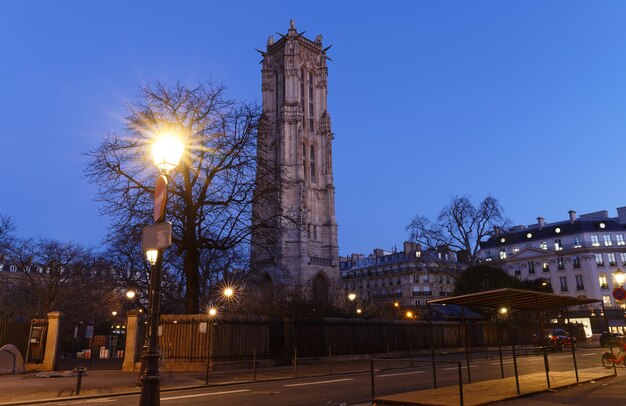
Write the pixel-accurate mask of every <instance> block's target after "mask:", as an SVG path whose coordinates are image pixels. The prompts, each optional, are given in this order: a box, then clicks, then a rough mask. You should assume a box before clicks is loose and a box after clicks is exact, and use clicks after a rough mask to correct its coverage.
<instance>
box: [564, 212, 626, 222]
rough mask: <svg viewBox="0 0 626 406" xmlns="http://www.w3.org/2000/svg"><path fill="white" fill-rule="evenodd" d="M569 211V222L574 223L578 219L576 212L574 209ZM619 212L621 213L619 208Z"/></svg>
mask: <svg viewBox="0 0 626 406" xmlns="http://www.w3.org/2000/svg"><path fill="white" fill-rule="evenodd" d="M568 213H569V222H570V223H571V224H574V221H576V212H575V211H574V210H570V211H568ZM618 213H619V209H618Z"/></svg>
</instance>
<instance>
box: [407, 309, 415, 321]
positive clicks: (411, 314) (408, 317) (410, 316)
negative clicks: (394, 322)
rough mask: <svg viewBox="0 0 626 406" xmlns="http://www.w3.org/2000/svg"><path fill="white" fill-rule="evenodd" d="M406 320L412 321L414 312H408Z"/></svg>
mask: <svg viewBox="0 0 626 406" xmlns="http://www.w3.org/2000/svg"><path fill="white" fill-rule="evenodd" d="M406 318H407V319H412V318H413V312H412V311H410V310H409V311H407V312H406Z"/></svg>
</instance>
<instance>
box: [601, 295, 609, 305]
mask: <svg viewBox="0 0 626 406" xmlns="http://www.w3.org/2000/svg"><path fill="white" fill-rule="evenodd" d="M602 304H604V305H605V306H606V307H611V296H602Z"/></svg>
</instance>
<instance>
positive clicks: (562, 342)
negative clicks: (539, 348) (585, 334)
mask: <svg viewBox="0 0 626 406" xmlns="http://www.w3.org/2000/svg"><path fill="white" fill-rule="evenodd" d="M543 343H544V345H545V347H546V348H548V349H551V350H559V351H563V348H564V347H569V346H571V345H572V343H573V344H576V337H570V335H569V333H568V332H567V331H565V330H563V329H562V328H550V329H546V330H544V332H543Z"/></svg>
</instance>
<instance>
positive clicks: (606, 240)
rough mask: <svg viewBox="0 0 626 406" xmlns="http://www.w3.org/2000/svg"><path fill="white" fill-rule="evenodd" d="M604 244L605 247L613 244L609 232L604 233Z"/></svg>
mask: <svg viewBox="0 0 626 406" xmlns="http://www.w3.org/2000/svg"><path fill="white" fill-rule="evenodd" d="M604 245H605V246H607V247H608V246H611V245H613V242H612V241H611V234H604Z"/></svg>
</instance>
